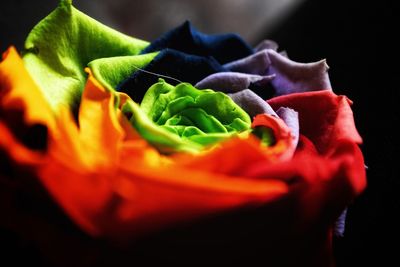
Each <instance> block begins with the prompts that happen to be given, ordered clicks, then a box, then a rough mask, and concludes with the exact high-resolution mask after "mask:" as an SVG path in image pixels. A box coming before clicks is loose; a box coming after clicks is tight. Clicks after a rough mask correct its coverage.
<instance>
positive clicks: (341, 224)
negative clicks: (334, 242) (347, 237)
mask: <svg viewBox="0 0 400 267" xmlns="http://www.w3.org/2000/svg"><path fill="white" fill-rule="evenodd" d="M346 216H347V208H346V209H344V210H343V212H342V213H341V214H340V216H339V218H338V219H337V220H336V222H335V226H334V234H335V236H336V237H343V236H344V231H345V227H346Z"/></svg>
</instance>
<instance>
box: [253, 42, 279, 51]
mask: <svg viewBox="0 0 400 267" xmlns="http://www.w3.org/2000/svg"><path fill="white" fill-rule="evenodd" d="M278 47H279V45H278V44H277V43H276V42H275V41H272V40H263V41H261V43H259V44H258V45H257V46H256V47H255V48H254V51H256V52H259V51H262V50H265V49H272V50H274V51H278Z"/></svg>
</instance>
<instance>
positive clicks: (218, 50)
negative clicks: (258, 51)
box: [141, 21, 254, 64]
mask: <svg viewBox="0 0 400 267" xmlns="http://www.w3.org/2000/svg"><path fill="white" fill-rule="evenodd" d="M165 48H172V49H175V50H178V51H182V52H185V53H188V54H192V55H198V56H212V57H214V58H215V59H216V60H217V61H218V62H219V63H221V64H224V63H227V62H230V61H233V60H236V59H239V58H243V57H246V56H249V55H251V54H253V52H254V51H253V48H251V47H250V46H249V45H248V44H247V43H246V42H245V41H244V40H243V39H242V38H241V37H240V36H239V35H237V34H233V33H229V34H217V35H208V34H204V33H201V32H199V31H197V30H196V29H195V28H194V27H193V26H192V24H191V23H190V22H188V21H186V22H185V23H183V24H182V25H181V26H179V27H177V28H175V29H173V30H171V31H169V32H167V33H165V34H164V35H162V36H161V37H160V38H158V39H156V40H155V41H153V42H152V43H151V44H150V45H149V46H147V47H146V48H145V49H144V50H143V51H142V52H141V53H142V54H144V53H149V52H156V51H160V50H162V49H165Z"/></svg>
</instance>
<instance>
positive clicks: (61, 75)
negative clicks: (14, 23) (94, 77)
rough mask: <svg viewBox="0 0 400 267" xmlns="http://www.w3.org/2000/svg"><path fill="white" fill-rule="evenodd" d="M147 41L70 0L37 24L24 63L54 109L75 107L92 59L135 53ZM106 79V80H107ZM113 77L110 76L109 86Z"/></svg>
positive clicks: (26, 42) (65, 0)
mask: <svg viewBox="0 0 400 267" xmlns="http://www.w3.org/2000/svg"><path fill="white" fill-rule="evenodd" d="M147 45H148V43H147V42H145V41H142V40H139V39H135V38H131V37H129V36H126V35H124V34H122V33H119V32H117V31H115V30H113V29H111V28H109V27H107V26H105V25H103V24H101V23H99V22H97V21H95V20H94V19H92V18H90V17H88V16H87V15H85V14H83V13H82V12H80V11H78V10H77V9H75V8H74V7H73V6H72V5H71V1H70V0H62V1H61V2H60V4H59V6H58V7H57V8H56V9H55V10H54V11H53V12H52V13H51V14H50V15H48V16H47V17H46V18H44V19H43V20H42V21H41V22H39V24H37V25H36V26H35V27H34V28H33V30H32V31H31V33H30V34H29V35H28V37H27V39H26V41H25V53H24V57H23V59H24V63H25V66H26V68H27V69H28V71H29V73H30V74H31V76H32V77H33V79H34V80H35V82H36V83H37V84H38V85H39V87H40V89H41V90H42V92H43V94H44V96H45V97H46V99H47V100H48V102H49V103H50V104H51V106H52V108H53V109H55V110H57V109H58V106H59V105H67V106H70V107H71V106H76V105H77V104H78V103H79V101H80V96H81V94H82V90H83V88H84V85H85V82H86V79H87V75H86V74H85V72H84V68H85V67H86V66H87V64H88V63H89V62H91V61H93V60H95V59H99V58H107V57H116V56H132V55H137V54H138V53H139V52H140V51H141V50H142V49H144V48H145V47H146V46H147ZM107 80H108V79H107ZM113 82H114V80H113V79H110V82H109V85H110V86H111V85H112V84H113Z"/></svg>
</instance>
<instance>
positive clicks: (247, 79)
mask: <svg viewBox="0 0 400 267" xmlns="http://www.w3.org/2000/svg"><path fill="white" fill-rule="evenodd" d="M274 77H275V75H269V76H261V75H254V74H246V73H240V72H220V73H214V74H211V75H210V76H208V77H206V78H204V79H203V80H201V81H200V82H198V83H197V84H196V85H195V87H196V88H199V89H213V90H217V91H221V92H224V93H233V92H239V91H241V90H244V89H247V88H250V86H251V85H253V84H254V85H257V86H259V87H265V86H266V85H267V84H268V83H270V81H271V80H273V79H274Z"/></svg>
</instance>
